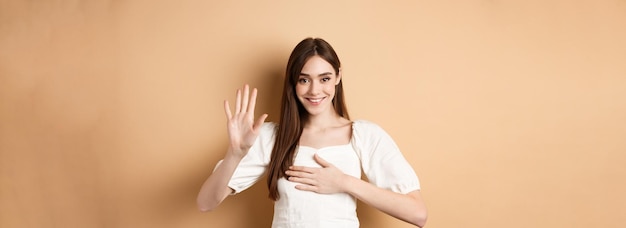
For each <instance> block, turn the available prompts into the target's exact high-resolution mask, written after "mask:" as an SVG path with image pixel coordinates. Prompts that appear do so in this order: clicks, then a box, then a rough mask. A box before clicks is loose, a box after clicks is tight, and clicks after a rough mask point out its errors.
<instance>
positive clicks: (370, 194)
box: [344, 175, 427, 227]
mask: <svg viewBox="0 0 626 228" xmlns="http://www.w3.org/2000/svg"><path fill="white" fill-rule="evenodd" d="M344 176H345V177H344V178H345V179H346V181H345V182H346V184H345V187H344V188H345V192H347V193H348V194H350V195H353V196H354V197H356V198H357V199H359V200H361V201H363V202H364V203H366V204H368V205H370V206H372V207H374V208H376V209H378V210H380V211H382V212H385V213H387V214H389V215H391V216H393V217H395V218H397V219H400V220H402V221H405V222H408V223H411V224H413V225H416V226H419V227H423V226H424V225H425V224H426V218H427V212H426V205H424V201H423V200H422V196H421V194H420V191H419V190H416V191H412V192H409V193H407V194H401V193H396V192H392V191H390V190H386V189H382V188H379V187H376V186H374V185H372V184H370V183H368V182H365V181H363V180H361V179H357V178H355V177H353V176H350V175H344Z"/></svg>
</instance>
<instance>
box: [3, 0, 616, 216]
mask: <svg viewBox="0 0 626 228" xmlns="http://www.w3.org/2000/svg"><path fill="white" fill-rule="evenodd" d="M307 36H315V37H323V38H325V39H326V40H328V41H329V42H330V43H331V44H332V45H333V46H334V47H335V48H336V50H337V51H338V53H339V56H340V58H341V60H342V62H343V69H344V83H345V87H346V90H347V100H348V108H349V110H350V113H351V114H352V116H353V118H354V119H367V120H370V121H373V122H376V123H378V124H379V125H381V126H383V128H385V129H386V130H387V131H388V132H389V133H390V134H391V135H392V136H393V137H394V139H395V140H396V142H397V143H398V144H399V146H400V147H401V149H402V150H403V152H404V154H405V156H406V157H407V159H408V160H409V162H410V163H411V164H412V165H413V166H414V167H415V169H416V170H417V172H418V175H419V176H420V178H421V181H422V185H423V191H422V192H423V195H424V197H425V199H426V202H427V206H428V208H429V215H430V218H429V222H428V224H427V226H428V227H444V228H447V227H494V228H495V227H508V228H515V227H529V226H532V227H604V228H606V227H615V228H617V227H624V226H626V222H624V220H623V219H622V218H620V216H623V215H624V214H626V209H625V207H626V197H625V196H624V193H625V192H626V183H625V182H626V181H625V180H626V165H624V164H625V163H626V140H625V139H626V64H625V63H626V42H625V40H626V1H622V0H601V1H594V0H583V1H565V0H563V1H558V0H548V1H544V0H541V1H539V0H534V1H493V0H492V1H488V0H483V1H397V2H391V1H376V2H374V1H354V2H343V1H341V2H339V1H230V2H229V3H218V2H212V1H190V0H183V1H148V0H144V1H79V0H74V1H17V0H15V1H11V0H0V121H1V122H0V123H1V125H0V227H2V228H13V227H268V226H269V224H270V223H271V215H272V202H271V201H270V200H268V199H267V197H266V195H267V190H266V188H265V185H264V182H263V183H261V184H257V185H255V186H254V187H253V188H252V189H250V190H248V191H246V192H244V193H242V194H241V195H239V196H237V197H233V198H229V199H227V200H226V202H225V203H224V204H223V205H222V206H221V207H220V208H219V209H218V210H217V211H214V212H210V213H207V214H202V213H199V212H197V210H196V208H195V196H196V193H197V191H198V189H199V187H200V185H201V183H202V181H203V180H204V179H205V178H206V177H207V175H208V174H209V172H210V171H211V169H212V168H213V166H214V165H215V163H216V162H217V161H218V160H219V159H220V158H221V157H222V155H223V153H224V151H225V148H226V140H227V136H226V130H225V118H224V114H223V110H222V101H223V100H224V99H231V100H232V99H233V98H234V91H235V90H236V89H237V88H238V87H240V86H241V85H242V84H243V83H246V82H247V83H250V84H251V85H252V86H255V87H258V88H259V91H260V97H259V106H258V109H259V111H260V112H267V113H269V114H270V117H269V118H270V120H272V121H275V120H276V117H277V114H278V109H279V96H280V92H281V91H280V90H281V88H280V86H281V83H282V74H283V71H284V67H285V64H286V61H287V57H288V55H289V52H290V51H291V49H292V48H293V46H294V45H295V44H296V43H297V42H299V41H300V40H301V39H302V38H305V37H307ZM359 213H360V218H361V221H362V227H371V228H373V227H410V226H409V225H407V224H404V223H402V222H399V221H396V220H395V219H393V218H391V217H389V216H387V215H384V214H382V213H380V212H377V211H376V210H374V209H371V208H369V207H368V206H366V205H360V209H359Z"/></svg>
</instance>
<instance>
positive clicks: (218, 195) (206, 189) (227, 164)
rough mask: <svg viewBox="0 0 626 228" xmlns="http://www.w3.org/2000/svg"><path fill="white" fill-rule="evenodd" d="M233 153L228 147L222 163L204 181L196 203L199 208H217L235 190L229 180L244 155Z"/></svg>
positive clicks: (205, 210) (203, 209)
mask: <svg viewBox="0 0 626 228" xmlns="http://www.w3.org/2000/svg"><path fill="white" fill-rule="evenodd" d="M236 154H238V153H233V152H232V149H230V148H229V149H228V152H227V153H226V156H225V157H224V159H223V160H222V163H220V165H219V166H218V167H217V168H216V169H215V170H214V171H213V173H212V174H211V175H210V176H209V178H207V179H206V181H204V184H202V187H201V188H200V192H199V193H198V197H197V199H196V203H197V204H198V209H199V210H200V211H202V212H207V211H211V210H213V209H215V208H216V207H217V206H218V205H220V203H222V201H224V199H226V197H227V196H228V195H230V194H231V193H232V192H233V190H232V189H231V188H230V187H228V181H230V178H231V177H232V176H233V173H235V169H236V168H237V165H239V162H240V161H241V159H242V158H243V157H241V156H238V155H236Z"/></svg>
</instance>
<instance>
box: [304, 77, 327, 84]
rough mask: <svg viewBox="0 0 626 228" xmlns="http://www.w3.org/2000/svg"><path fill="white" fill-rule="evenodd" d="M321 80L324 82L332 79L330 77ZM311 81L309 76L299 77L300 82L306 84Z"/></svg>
mask: <svg viewBox="0 0 626 228" xmlns="http://www.w3.org/2000/svg"><path fill="white" fill-rule="evenodd" d="M320 81H322V82H329V81H330V77H325V78H322V79H321V80H320ZM309 82H311V80H309V79H308V78H301V79H298V83H300V84H306V83H309Z"/></svg>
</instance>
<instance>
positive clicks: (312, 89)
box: [309, 82, 322, 95]
mask: <svg viewBox="0 0 626 228" xmlns="http://www.w3.org/2000/svg"><path fill="white" fill-rule="evenodd" d="M321 87H322V86H321V85H320V84H318V83H317V82H311V86H310V87H309V93H310V94H313V95H317V94H319V93H320V89H321Z"/></svg>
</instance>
